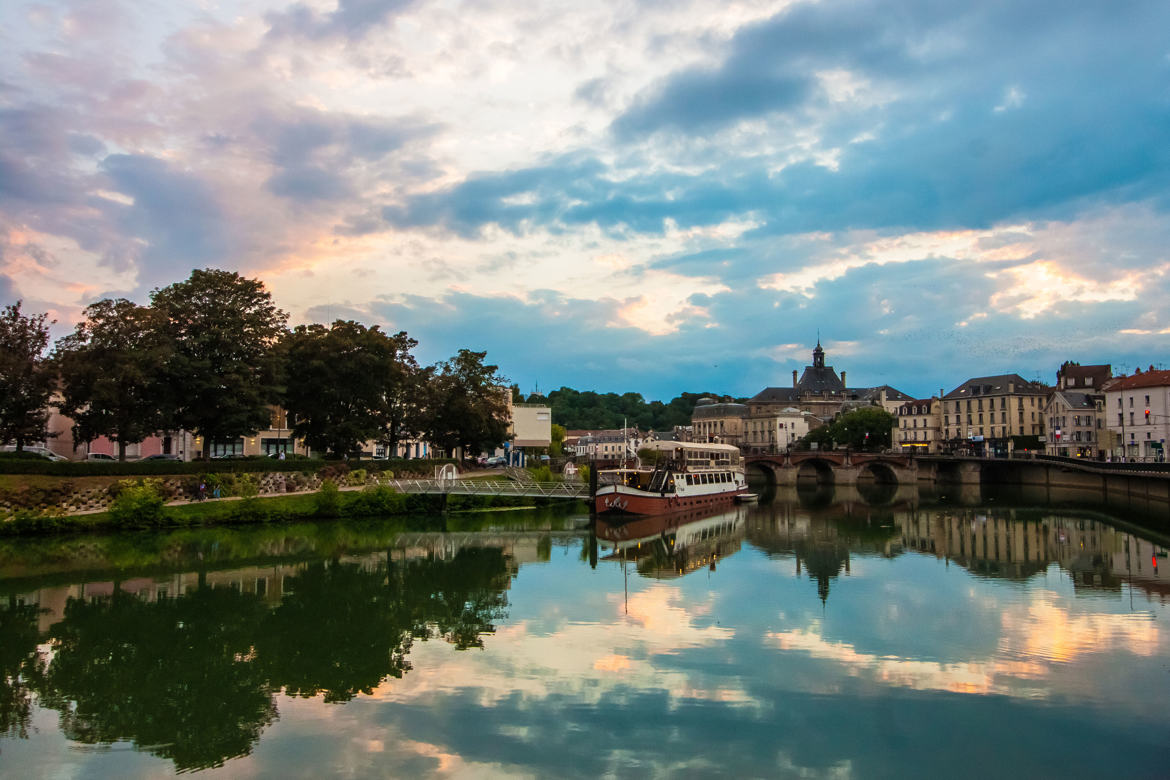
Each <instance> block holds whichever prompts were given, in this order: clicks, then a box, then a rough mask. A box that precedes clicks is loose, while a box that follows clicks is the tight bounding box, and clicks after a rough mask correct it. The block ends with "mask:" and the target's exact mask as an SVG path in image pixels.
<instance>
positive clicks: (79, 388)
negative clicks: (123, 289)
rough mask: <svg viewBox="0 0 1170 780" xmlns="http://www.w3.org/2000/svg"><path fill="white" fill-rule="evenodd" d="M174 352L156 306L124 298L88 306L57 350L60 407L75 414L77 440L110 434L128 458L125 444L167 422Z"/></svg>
mask: <svg viewBox="0 0 1170 780" xmlns="http://www.w3.org/2000/svg"><path fill="white" fill-rule="evenodd" d="M171 354H172V348H171V341H170V339H169V338H167V336H166V334H165V333H164V330H163V328H162V319H161V317H160V316H159V314H158V311H157V310H155V309H151V308H149V307H146V306H138V305H137V304H134V303H132V302H130V301H127V300H125V299H121V298H119V299H117V300H108V299H107V300H102V301H98V302H97V303H95V304H93V305H91V306H89V307H88V308H87V309H86V310H85V320H84V321H83V322H81V323H80V324H78V326H77V329H76V330H75V331H74V332H73V333H71V334H69V335H68V336H66V337H65V338H63V339H61V340H60V341H58V342H57V348H56V353H55V360H56V363H57V368H58V371H59V373H60V379H61V386H60V389H61V396H62V400H61V412H62V413H63V414H65V415H67V416H68V417H70V418H72V420H73V437H74V440H75V441H93V440H94V439H95V438H97V437H98V436H108V437H110V438H111V439H112V440H114V441H116V442H117V443H118V459H119V460H125V459H126V445H128V444H135V443H137V442H140V441H142V440H143V439H145V438H146V437H147V436H150V435H151V434H152V433H154V432H155V431H158V430H161V429H162V428H165V427H166V422H167V421H166V417H165V414H164V412H165V410H166V408H167V405H168V404H167V392H166V388H167V382H166V379H165V369H166V367H167V365H168V363H169V361H170V358H171Z"/></svg>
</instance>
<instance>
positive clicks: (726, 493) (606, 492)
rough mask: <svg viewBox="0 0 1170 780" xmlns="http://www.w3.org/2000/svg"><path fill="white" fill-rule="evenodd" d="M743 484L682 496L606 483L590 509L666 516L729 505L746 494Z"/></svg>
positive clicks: (597, 511)
mask: <svg viewBox="0 0 1170 780" xmlns="http://www.w3.org/2000/svg"><path fill="white" fill-rule="evenodd" d="M747 490H748V489H747V486H746V485H744V486H741V487H738V488H734V489H731V490H723V491H720V492H717V493H703V494H698V495H693V496H682V495H677V494H675V493H649V492H646V491H644V490H638V489H637V488H630V487H626V486H624V485H606V486H604V487H601V488H599V489H598V490H597V495H596V496H595V497H594V499H593V510H594V511H595V512H596V513H597V514H599V515H602V514H621V515H666V514H672V513H674V512H685V511H687V510H692V509H705V508H714V507H720V506H730V505H732V504H734V503H735V497H736V496H738V495H740V494H743V493H746V492H747Z"/></svg>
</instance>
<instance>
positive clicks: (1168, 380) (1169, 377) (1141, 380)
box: [1105, 371, 1170, 392]
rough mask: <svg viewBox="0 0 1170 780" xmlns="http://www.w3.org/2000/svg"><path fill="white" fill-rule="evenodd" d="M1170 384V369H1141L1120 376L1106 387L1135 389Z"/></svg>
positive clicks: (1110, 388)
mask: <svg viewBox="0 0 1170 780" xmlns="http://www.w3.org/2000/svg"><path fill="white" fill-rule="evenodd" d="M1168 385H1170V371H1140V372H1139V373H1134V374H1130V375H1129V376H1119V377H1117V378H1115V379H1114V380H1113V381H1111V382H1109V384H1107V385H1106V386H1105V387H1106V389H1107V390H1109V391H1111V392H1117V391H1118V390H1135V389H1137V388H1139V387H1166V386H1168Z"/></svg>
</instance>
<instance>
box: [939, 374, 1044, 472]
mask: <svg viewBox="0 0 1170 780" xmlns="http://www.w3.org/2000/svg"><path fill="white" fill-rule="evenodd" d="M1047 397H1048V388H1047V387H1045V386H1044V385H1040V384H1037V383H1034V382H1029V381H1028V380H1026V379H1024V378H1023V377H1022V376H1020V375H1019V374H1000V375H998V376H978V377H973V378H971V379H968V380H967V381H966V382H964V383H963V384H961V385H959V386H958V387H956V388H955V389H954V390H952V391H951V392H949V393H947V394H946V395H945V396H943V398H942V431H943V440H944V441H945V445H944V448H945V449H946V450H948V451H952V452H962V453H966V454H972V455H994V456H1006V455H1008V454H1010V453H1011V452H1013V451H1015V450H1025V449H1027V450H1033V449H1040V448H1042V447H1043V445H1044V438H1043V437H1044V404H1045V401H1046V399H1047Z"/></svg>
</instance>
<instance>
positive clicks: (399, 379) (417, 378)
mask: <svg viewBox="0 0 1170 780" xmlns="http://www.w3.org/2000/svg"><path fill="white" fill-rule="evenodd" d="M389 338H390V344H391V347H392V348H393V350H394V359H393V360H392V361H391V362H390V365H389V367H388V371H387V372H386V374H385V375H384V376H383V393H384V408H385V415H384V417H383V420H382V439H383V441H385V443H386V448H387V450H388V451H389V452H390V454H391V456H394V455H397V454H398V444H399V442H401V441H402V440H403V439H411V438H415V437H417V436H419V435H421V433H422V429H423V427H424V424H425V422H424V413H425V404H426V389H427V387H428V386H429V385H430V382H431V380H432V378H433V376H434V370H433V369H432V368H431V367H429V366H428V367H426V368H422V367H420V366H419V364H418V361H417V360H416V359H415V357H414V354H413V353H414V348H415V347H417V346H418V341H416V340H415V339H412V338H411V337H410V336H408V335H406V331H399V332H398V333H395V334H394V335H393V336H390V337H389Z"/></svg>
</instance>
